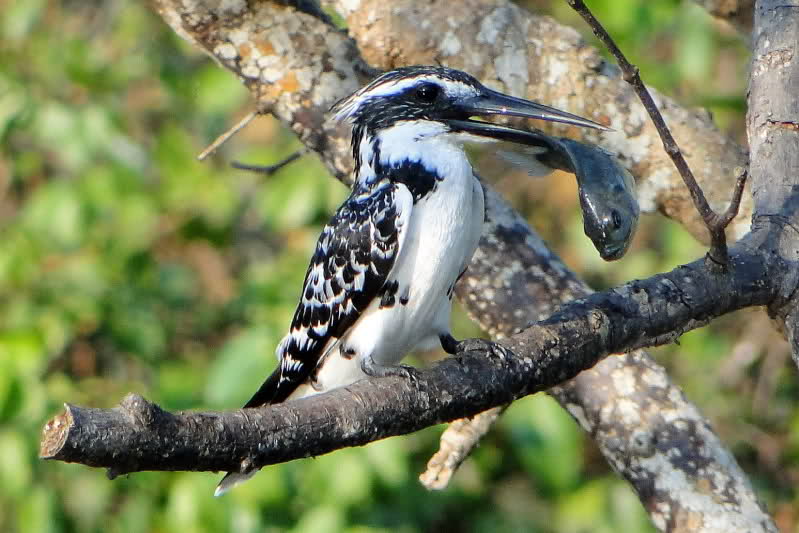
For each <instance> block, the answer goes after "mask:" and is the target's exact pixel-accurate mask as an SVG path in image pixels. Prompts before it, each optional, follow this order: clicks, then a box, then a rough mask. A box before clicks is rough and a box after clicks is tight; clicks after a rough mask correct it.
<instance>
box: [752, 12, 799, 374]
mask: <svg viewBox="0 0 799 533" xmlns="http://www.w3.org/2000/svg"><path fill="white" fill-rule="evenodd" d="M753 47H754V48H753V52H752V67H751V76H750V82H749V102H748V103H749V108H748V113H747V133H748V136H749V146H750V150H751V154H752V161H751V163H750V175H751V176H752V194H753V196H754V202H755V208H756V210H757V211H756V215H755V217H754V219H753V226H754V228H757V229H760V230H762V231H760V232H758V233H759V235H761V239H762V241H761V243H760V246H761V247H762V248H763V249H764V250H772V251H773V253H777V254H779V255H781V256H782V257H786V258H789V259H790V260H791V261H793V262H796V261H797V260H799V208H797V206H798V205H799V150H797V146H799V99H797V95H799V2H796V1H793V2H783V1H780V2H777V1H759V2H757V3H756V6H755V27H754V33H753ZM793 291H794V286H793V284H792V283H789V284H788V285H786V286H784V287H781V288H780V297H779V298H778V299H777V300H775V301H774V302H773V303H772V305H771V306H770V308H769V312H770V314H771V315H772V316H774V317H776V318H777V319H778V320H779V321H781V322H782V323H783V324H784V326H785V332H786V333H787V336H788V340H789V341H790V342H791V347H792V354H793V359H794V361H795V362H796V363H797V365H799V322H797V320H799V308H797V302H796V298H794V294H795V293H794V292H793Z"/></svg>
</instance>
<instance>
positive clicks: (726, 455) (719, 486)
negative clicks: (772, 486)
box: [422, 193, 774, 531]
mask: <svg viewBox="0 0 799 533" xmlns="http://www.w3.org/2000/svg"><path fill="white" fill-rule="evenodd" d="M487 204H488V206H489V210H488V212H489V219H488V221H487V231H486V236H485V237H484V239H483V241H482V242H481V246H480V248H479V249H478V252H477V254H476V255H475V257H474V259H473V261H472V264H471V265H470V268H469V270H468V271H467V273H466V275H465V276H464V280H463V283H461V284H460V285H459V287H458V296H459V297H460V298H461V299H462V300H465V301H468V302H469V306H468V309H469V311H470V314H471V316H472V318H474V319H475V320H476V321H477V322H478V323H480V324H481V325H482V326H483V327H484V328H486V329H487V330H489V331H490V332H491V334H492V336H494V337H495V338H504V337H506V336H509V335H511V334H513V333H514V332H515V331H517V330H518V329H521V328H522V327H524V326H525V325H526V324H528V323H530V322H532V321H537V320H541V319H543V318H545V317H547V316H549V315H551V314H552V313H554V312H555V311H556V310H557V309H558V308H559V307H560V306H561V305H562V304H563V302H565V301H568V300H571V299H574V298H581V297H584V296H586V295H588V294H590V292H591V291H590V289H589V288H588V287H586V286H585V284H583V283H582V282H580V281H579V280H577V279H576V277H575V276H574V274H573V273H571V272H570V271H569V270H568V268H567V267H565V266H564V265H563V264H562V263H561V262H560V260H559V259H558V258H557V257H556V256H554V254H553V253H552V252H551V251H550V250H549V249H548V248H547V247H546V246H545V245H544V243H543V242H542V241H541V239H540V238H539V237H538V236H537V235H536V234H535V232H534V231H532V230H531V229H530V228H529V226H527V224H526V222H525V221H524V220H523V219H521V217H519V215H518V214H516V213H514V212H513V210H512V209H510V207H509V206H507V204H505V203H504V202H503V201H502V200H501V199H500V198H499V197H498V196H497V195H496V194H495V193H489V195H488V198H487ZM498 258H501V259H500V260H498ZM526 302H535V303H536V305H535V306H531V305H529V304H527V303H526ZM549 392H550V393H551V394H552V395H553V396H554V397H555V399H557V400H558V402H559V403H560V404H561V405H562V406H564V407H565V408H566V409H567V410H568V411H569V413H571V414H572V416H574V418H575V419H576V420H577V421H578V422H579V424H580V425H581V426H582V427H583V429H585V430H586V432H587V433H588V434H589V435H591V437H592V439H594V441H595V442H596V443H597V445H598V446H599V448H600V450H601V451H602V454H603V455H604V456H605V458H606V459H607V460H608V462H609V463H610V465H611V466H612V467H613V468H614V469H615V470H616V471H617V472H618V473H619V474H620V475H622V476H623V477H624V478H626V479H627V480H628V481H630V483H631V484H632V486H633V487H634V488H635V490H636V491H637V492H638V495H639V497H640V498H641V502H642V503H643V504H644V506H645V507H646V508H647V511H648V512H649V513H650V516H651V518H652V520H653V522H654V523H655V525H656V526H657V527H658V528H659V529H661V530H664V531H732V530H739V531H758V530H760V531H772V530H774V528H773V524H771V522H770V520H769V518H768V517H767V515H765V513H764V512H763V510H762V508H761V507H760V506H759V504H758V501H757V498H756V496H755V495H754V492H753V491H752V487H751V486H750V485H749V484H748V482H747V480H746V476H745V475H744V473H743V472H742V471H741V469H740V467H739V466H738V465H737V463H736V462H735V459H734V457H732V454H731V453H730V452H729V451H728V450H727V449H725V448H724V445H723V444H722V443H721V442H720V441H719V438H718V436H717V435H716V434H715V433H714V432H713V430H712V429H711V427H710V425H709V424H708V422H707V420H705V419H704V417H702V415H701V413H700V412H699V410H698V409H697V408H696V407H695V406H694V405H692V404H691V403H690V402H689V401H688V400H687V399H686V398H685V396H684V395H683V393H682V391H680V389H679V387H677V386H676V385H675V384H674V383H672V382H671V380H670V379H669V377H668V375H667V374H666V370H665V369H664V368H663V367H662V366H660V365H658V364H656V363H655V362H654V361H652V359H651V358H650V357H649V356H647V355H646V354H645V353H644V352H642V351H636V352H633V353H631V354H626V355H622V356H617V357H610V358H607V359H604V360H603V361H601V362H599V363H598V364H597V365H595V366H594V367H593V368H591V369H590V370H586V371H584V372H582V373H580V374H579V375H578V376H577V377H575V378H574V379H572V380H570V381H568V382H566V383H564V384H562V385H558V386H556V387H553V388H552V389H550V391H549ZM492 411H494V412H493V413H491V414H489V415H486V416H491V415H493V414H496V409H495V410H492ZM484 422H485V419H483V418H481V419H479V420H478V421H477V423H475V424H471V423H467V422H461V423H459V424H458V425H454V424H453V426H451V429H450V428H448V429H447V430H446V431H445V433H444V435H442V451H441V452H439V454H437V456H436V457H434V458H433V459H432V460H431V463H432V464H429V465H428V469H427V471H426V472H425V474H424V476H425V477H424V478H423V479H422V481H423V482H424V483H425V484H426V485H428V486H431V487H432V488H439V487H440V486H441V485H442V484H445V483H446V482H447V481H448V478H449V476H451V475H452V471H453V470H454V468H457V464H459V463H456V464H454V465H453V463H455V462H456V461H458V460H461V461H462V459H463V457H464V456H466V455H468V452H469V451H470V447H469V445H471V447H473V446H474V445H475V444H476V441H477V439H478V438H479V437H480V436H481V435H480V434H479V433H475V432H476V431H477V430H479V429H486V425H485V423H484ZM467 438H468V439H470V440H467ZM446 451H449V452H450V453H449V454H446V453H442V452H446Z"/></svg>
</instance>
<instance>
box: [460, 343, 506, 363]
mask: <svg viewBox="0 0 799 533" xmlns="http://www.w3.org/2000/svg"><path fill="white" fill-rule="evenodd" d="M466 352H480V353H487V354H488V356H489V357H492V358H495V359H500V360H505V359H507V357H508V353H509V352H508V349H507V348H505V347H504V346H502V345H501V344H499V343H497V342H494V341H490V340H487V339H464V340H462V341H460V342H459V343H458V353H466Z"/></svg>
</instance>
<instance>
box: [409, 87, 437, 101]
mask: <svg viewBox="0 0 799 533" xmlns="http://www.w3.org/2000/svg"><path fill="white" fill-rule="evenodd" d="M439 92H440V88H439V86H438V85H436V84H435V83H423V84H421V85H420V86H419V87H417V88H416V93H415V96H416V99H417V100H419V101H420V102H425V103H428V104H430V103H433V102H435V101H436V98H438V93H439Z"/></svg>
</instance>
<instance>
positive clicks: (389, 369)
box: [361, 357, 419, 382]
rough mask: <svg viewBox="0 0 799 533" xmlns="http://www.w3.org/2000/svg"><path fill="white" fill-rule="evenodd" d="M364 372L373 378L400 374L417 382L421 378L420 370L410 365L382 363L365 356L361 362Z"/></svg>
mask: <svg viewBox="0 0 799 533" xmlns="http://www.w3.org/2000/svg"><path fill="white" fill-rule="evenodd" d="M361 370H363V373H364V374H366V375H367V376H369V377H372V378H386V377H391V376H399V377H403V378H406V379H409V380H410V381H413V382H416V381H418V379H419V370H418V369H416V368H414V367H412V366H409V365H381V364H379V363H376V362H375V361H374V359H372V358H371V357H366V358H364V360H363V362H362V363H361Z"/></svg>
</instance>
